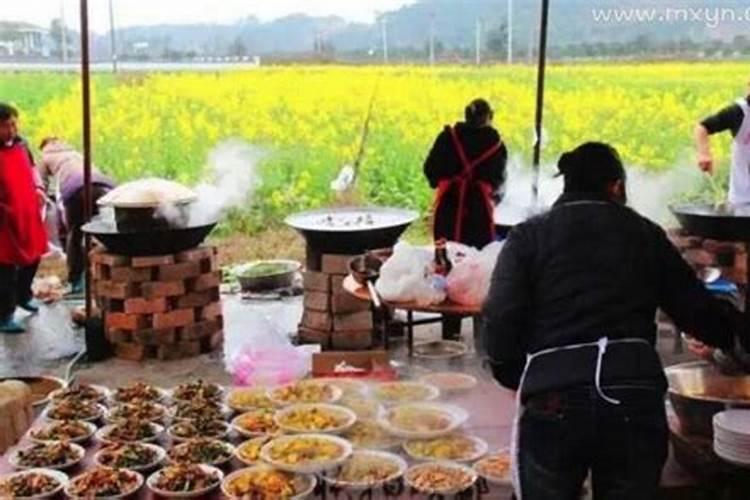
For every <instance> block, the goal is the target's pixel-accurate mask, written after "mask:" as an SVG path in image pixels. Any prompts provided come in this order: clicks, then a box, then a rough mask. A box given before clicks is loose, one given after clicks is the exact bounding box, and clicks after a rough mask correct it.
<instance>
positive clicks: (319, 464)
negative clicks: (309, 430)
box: [260, 434, 352, 474]
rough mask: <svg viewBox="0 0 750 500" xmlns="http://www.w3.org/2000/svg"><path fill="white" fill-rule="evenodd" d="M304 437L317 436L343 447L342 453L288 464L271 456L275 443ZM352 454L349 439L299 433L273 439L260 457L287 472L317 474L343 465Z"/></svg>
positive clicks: (261, 452)
mask: <svg viewBox="0 0 750 500" xmlns="http://www.w3.org/2000/svg"><path fill="white" fill-rule="evenodd" d="M304 438H315V439H320V440H323V441H328V442H331V443H333V444H336V445H338V446H339V447H340V448H341V455H340V456H338V457H336V458H333V459H327V460H313V461H309V462H306V463H302V464H287V463H284V462H281V461H278V460H274V459H273V458H271V449H272V448H273V447H274V446H275V445H277V444H279V443H285V442H289V441H292V440H296V439H304ZM351 454H352V445H351V443H350V442H349V441H347V440H346V439H342V438H340V437H337V436H331V435H329V434H297V435H294V436H280V437H277V438H275V439H272V440H271V441H270V442H269V443H267V444H266V445H265V446H263V448H261V450H260V458H261V459H262V460H263V461H264V462H266V463H268V464H270V465H272V466H274V467H276V468H277V469H280V470H284V471H287V472H296V473H298V474H317V473H319V472H323V471H326V470H330V469H333V468H334V467H336V466H338V465H341V464H342V463H343V462H344V461H345V460H346V459H347V458H349V457H350V456H351Z"/></svg>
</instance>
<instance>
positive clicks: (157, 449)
mask: <svg viewBox="0 0 750 500" xmlns="http://www.w3.org/2000/svg"><path fill="white" fill-rule="evenodd" d="M125 444H127V445H135V446H143V447H144V448H148V449H150V450H153V451H154V453H156V458H154V460H153V461H152V462H151V463H149V464H145V465H139V466H136V467H128V469H130V470H132V471H135V472H147V471H149V470H152V469H155V468H156V467H158V466H159V465H161V463H162V462H163V461H164V459H165V458H167V451H166V450H165V449H164V448H162V447H161V446H157V445H155V444H150V443H125ZM105 451H107V450H106V449H104V448H103V449H101V450H99V451H97V452H96V454H95V455H94V463H96V464H97V465H101V466H103V467H111V465H107V464H103V463H102V462H101V459H102V455H103V454H104V452H105Z"/></svg>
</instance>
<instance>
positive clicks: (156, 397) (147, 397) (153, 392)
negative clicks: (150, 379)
mask: <svg viewBox="0 0 750 500" xmlns="http://www.w3.org/2000/svg"><path fill="white" fill-rule="evenodd" d="M168 397H169V395H168V394H167V391H165V390H164V389H161V388H159V387H154V386H153V385H150V384H146V383H144V382H133V383H131V384H128V385H125V386H122V387H118V388H117V389H116V390H115V391H114V392H113V393H112V400H113V401H114V402H116V403H133V402H137V401H151V402H152V403H161V402H164V401H166V400H167V398H168Z"/></svg>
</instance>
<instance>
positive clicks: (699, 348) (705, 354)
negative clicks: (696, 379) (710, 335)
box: [683, 335, 716, 362]
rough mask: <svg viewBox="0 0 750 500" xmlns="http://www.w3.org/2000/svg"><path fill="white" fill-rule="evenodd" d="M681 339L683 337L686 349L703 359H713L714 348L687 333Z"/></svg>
mask: <svg viewBox="0 0 750 500" xmlns="http://www.w3.org/2000/svg"><path fill="white" fill-rule="evenodd" d="M683 339H685V343H686V344H687V348H688V351H690V352H692V353H693V354H695V355H696V356H698V357H699V358H700V359H702V360H704V361H710V362H713V361H714V351H715V350H716V349H715V348H713V347H711V346H708V345H706V344H704V343H703V342H701V341H700V340H698V339H696V338H694V337H690V336H689V335H683Z"/></svg>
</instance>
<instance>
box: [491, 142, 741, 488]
mask: <svg viewBox="0 0 750 500" xmlns="http://www.w3.org/2000/svg"><path fill="white" fill-rule="evenodd" d="M559 168H560V172H561V174H562V175H563V176H564V179H565V191H564V194H563V195H562V196H561V198H560V199H559V200H558V201H557V203H556V204H555V205H554V207H553V208H552V209H551V210H550V211H549V212H548V213H546V214H544V215H541V216H539V217H536V218H534V219H531V220H529V221H527V222H526V223H524V224H521V225H519V226H518V227H516V228H515V229H514V230H513V231H512V232H511V234H510V236H509V238H508V241H507V243H506V245H505V248H504V249H503V252H502V254H501V256H500V259H499V261H498V264H497V267H496V269H495V271H494V275H493V279H492V287H491V290H490V294H489V297H488V299H487V303H486V305H485V308H484V331H483V338H484V342H485V347H486V349H487V354H488V356H489V361H490V365H491V367H492V370H493V373H494V376H495V378H496V379H497V380H498V381H499V382H500V383H501V384H502V385H503V386H505V387H507V388H510V389H512V390H514V391H518V392H519V401H520V404H521V408H520V409H519V418H518V426H517V429H516V443H515V444H516V451H517V453H516V463H515V465H516V472H517V477H516V479H517V481H516V489H517V490H518V491H517V493H519V496H520V497H522V499H523V500H568V499H570V500H572V499H577V498H579V495H580V491H581V486H582V484H583V482H584V480H585V478H586V476H587V475H588V474H589V472H591V473H592V476H593V489H594V498H595V499H607V500H649V499H651V498H655V495H656V492H657V489H658V484H659V480H660V476H661V470H662V467H663V465H664V463H665V461H666V458H667V446H668V445H667V437H668V428H667V422H666V415H665V409H664V393H665V390H666V380H665V377H664V373H663V370H662V366H661V362H660V359H659V357H658V354H657V353H656V350H655V347H654V346H655V343H656V325H655V317H656V310H657V308H662V309H663V310H664V311H666V312H667V313H668V314H669V315H670V316H671V317H672V319H673V320H674V321H675V322H676V324H677V326H678V327H680V329H682V330H683V331H686V332H689V333H691V334H692V335H694V336H695V337H697V338H698V339H700V340H701V341H703V342H705V343H707V344H710V345H712V346H716V347H719V348H722V349H724V350H727V351H731V350H732V349H733V348H734V346H735V345H736V341H737V340H738V339H739V340H740V341H741V342H743V344H744V342H745V340H746V339H745V338H744V324H745V323H744V318H743V317H742V316H741V315H740V313H739V312H738V311H737V310H736V309H735V308H734V307H733V306H731V305H729V304H727V303H724V302H721V301H719V300H717V299H714V298H713V297H712V296H711V295H710V294H709V293H708V292H707V291H706V290H705V289H704V287H703V284H702V283H701V282H700V281H698V280H697V279H696V277H695V275H694V273H693V271H692V270H691V269H690V267H689V266H688V265H687V264H686V263H685V262H684V261H683V259H682V257H681V256H680V254H679V253H678V252H677V250H676V249H675V248H674V247H673V246H672V244H671V243H670V242H669V240H668V239H667V236H666V234H665V233H664V231H663V230H662V229H661V228H660V227H659V226H657V225H656V224H654V223H652V222H650V221H649V220H647V219H645V218H643V217H641V216H640V215H638V214H637V213H636V212H635V211H633V210H631V209H629V208H627V207H626V206H625V205H626V202H627V197H626V175H625V170H624V168H623V165H622V162H621V161H620V158H619V156H618V154H617V152H616V151H615V150H614V149H613V148H612V147H610V146H607V145H605V144H599V143H588V144H584V145H582V146H580V147H579V148H578V149H576V150H575V151H573V152H570V153H566V154H564V155H563V156H562V158H561V159H560V163H559Z"/></svg>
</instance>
